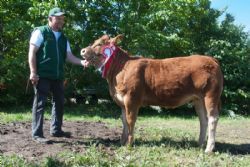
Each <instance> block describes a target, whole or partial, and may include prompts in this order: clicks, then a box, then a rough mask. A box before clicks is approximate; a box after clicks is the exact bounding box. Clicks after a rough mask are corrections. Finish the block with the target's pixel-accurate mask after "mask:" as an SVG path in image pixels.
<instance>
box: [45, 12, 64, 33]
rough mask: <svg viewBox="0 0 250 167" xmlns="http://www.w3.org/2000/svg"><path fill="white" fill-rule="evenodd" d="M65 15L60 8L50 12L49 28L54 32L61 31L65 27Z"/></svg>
mask: <svg viewBox="0 0 250 167" xmlns="http://www.w3.org/2000/svg"><path fill="white" fill-rule="evenodd" d="M64 15H65V13H64V12H63V11H62V10H61V9H60V8H58V7H56V8H53V9H51V10H50V11H49V26H50V27H51V28H52V30H54V31H60V30H61V29H62V28H63V25H64Z"/></svg>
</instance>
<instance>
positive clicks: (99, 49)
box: [81, 35, 123, 68]
mask: <svg viewBox="0 0 250 167" xmlns="http://www.w3.org/2000/svg"><path fill="white" fill-rule="evenodd" d="M122 37H123V36H122V35H117V36H116V37H114V38H110V37H109V36H108V35H103V36H102V37H101V38H99V39H97V40H95V42H94V43H93V44H92V45H90V46H88V47H86V48H83V49H82V50H81V56H82V57H83V59H85V60H86V61H87V62H88V63H89V64H90V65H93V66H95V68H99V67H100V66H101V65H102V64H103V63H104V62H105V60H106V58H107V57H106V56H105V54H109V53H105V52H107V51H108V50H104V46H107V45H116V44H117V43H118V42H119V41H120V40H121V39H122Z"/></svg>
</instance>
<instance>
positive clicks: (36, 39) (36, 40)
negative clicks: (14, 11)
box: [30, 29, 71, 52]
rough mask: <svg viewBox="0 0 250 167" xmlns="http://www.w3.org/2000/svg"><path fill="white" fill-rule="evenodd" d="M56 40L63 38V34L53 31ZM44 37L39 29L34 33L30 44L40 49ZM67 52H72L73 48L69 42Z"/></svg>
mask: <svg viewBox="0 0 250 167" xmlns="http://www.w3.org/2000/svg"><path fill="white" fill-rule="evenodd" d="M53 33H54V35H55V37H56V40H58V38H59V37H60V36H61V34H62V33H61V32H57V31H53ZM43 40H44V38H43V35H42V32H41V31H40V30H39V29H36V30H35V31H33V32H32V34H31V38H30V43H31V44H34V45H36V46H37V47H40V46H41V44H42V43H43ZM67 52H71V48H70V45H69V41H68V40H67Z"/></svg>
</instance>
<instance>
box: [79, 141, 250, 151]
mask: <svg viewBox="0 0 250 167" xmlns="http://www.w3.org/2000/svg"><path fill="white" fill-rule="evenodd" d="M84 144H85V145H86V146H90V145H92V144H96V145H99V144H102V145H104V146H106V147H110V146H116V147H121V144H120V139H118V138H117V139H101V138H97V139H92V140H90V141H86V142H84ZM134 146H135V147H139V146H146V147H164V146H170V147H173V148H175V149H190V148H199V146H198V143H197V141H194V140H188V141H187V140H181V141H175V140H172V139H171V138H168V137H163V138H162V139H161V140H157V141H155V140H150V141H144V140H140V139H136V140H135V143H134ZM203 149H204V148H203ZM214 152H219V153H229V154H231V155H248V154H250V144H239V145H237V144H229V143H220V142H216V147H215V150H214Z"/></svg>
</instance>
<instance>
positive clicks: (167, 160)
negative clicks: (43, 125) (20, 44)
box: [0, 104, 250, 167]
mask: <svg viewBox="0 0 250 167" xmlns="http://www.w3.org/2000/svg"><path fill="white" fill-rule="evenodd" d="M49 113H50V112H49V108H47V109H46V114H45V118H47V119H49V118H50V114H49ZM120 114H121V113H120V109H119V108H118V107H117V106H115V105H114V104H100V105H95V106H89V105H80V106H68V107H66V108H65V115H64V119H65V120H71V121H77V120H80V121H81V120H82V121H102V122H105V123H107V124H108V125H110V126H121V120H120V118H119V117H120ZM15 121H31V109H30V108H28V107H18V108H8V109H6V108H5V109H1V110H0V123H10V122H15ZM249 127H250V118H247V117H240V116H237V117H235V118H233V119H232V118H229V117H225V116H224V117H223V116H222V117H221V118H220V121H219V125H218V133H219V134H220V135H219V136H218V138H217V143H216V144H217V145H216V148H217V150H216V151H215V152H214V153H213V154H210V155H208V154H205V153H204V150H203V149H200V148H199V147H197V142H196V141H197V138H198V133H199V122H198V118H197V117H196V116H195V114H192V113H191V114H188V115H187V116H183V115H181V116H178V115H173V114H170V113H168V112H164V111H163V112H159V111H155V109H150V108H143V109H142V111H141V113H140V115H139V117H138V120H137V123H136V129H135V145H134V146H133V147H120V146H117V145H115V144H114V145H111V147H110V148H109V149H110V150H111V151H107V150H106V149H105V146H103V145H102V144H99V145H96V144H95V143H92V144H90V146H89V147H88V148H86V152H84V154H77V153H72V152H67V151H65V152H62V153H61V154H59V155H57V156H56V157H47V158H45V159H43V160H41V162H39V163H38V162H28V161H26V160H25V159H24V158H23V157H21V156H18V155H12V156H6V155H3V154H0V166H7V167H8V166H11V167H12V166H44V167H52V166H53V167H54V166H60V167H61V166H130V167H132V166H190V167H193V166H196V167H210V166H211V167H214V166H218V167H219V166H228V167H231V166H236V167H237V166H239V167H244V166H250V154H249V152H250V150H249V144H250V143H249V137H247V136H249V133H248V132H249ZM244 133H245V134H244ZM237 135H241V136H240V137H239V136H238V137H237ZM244 137H245V138H244ZM245 146H247V148H246V147H245Z"/></svg>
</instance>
